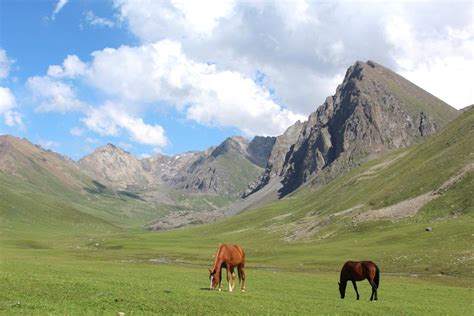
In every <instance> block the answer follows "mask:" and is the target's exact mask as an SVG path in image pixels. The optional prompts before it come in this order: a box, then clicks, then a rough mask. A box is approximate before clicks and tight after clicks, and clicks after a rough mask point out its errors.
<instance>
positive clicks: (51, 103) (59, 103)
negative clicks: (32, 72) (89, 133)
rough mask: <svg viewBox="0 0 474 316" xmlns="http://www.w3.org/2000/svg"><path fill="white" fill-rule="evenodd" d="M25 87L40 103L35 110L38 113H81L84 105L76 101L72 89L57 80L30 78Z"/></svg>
mask: <svg viewBox="0 0 474 316" xmlns="http://www.w3.org/2000/svg"><path fill="white" fill-rule="evenodd" d="M27 86H28V88H29V89H30V90H31V92H32V93H33V96H34V97H35V98H36V99H37V100H39V101H40V105H39V106H38V107H37V108H36V110H37V111H39V112H60V113H65V112H68V111H81V110H84V109H85V107H86V105H85V104H84V103H82V102H81V101H80V100H78V99H77V96H76V92H75V91H74V89H73V88H72V87H71V86H70V85H68V84H67V83H64V82H62V81H59V80H55V79H53V78H50V77H47V76H45V77H38V76H36V77H30V78H28V80H27Z"/></svg>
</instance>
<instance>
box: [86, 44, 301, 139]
mask: <svg viewBox="0 0 474 316" xmlns="http://www.w3.org/2000/svg"><path fill="white" fill-rule="evenodd" d="M93 56H94V59H93V61H92V62H91V65H90V68H89V70H88V71H87V76H88V80H89V82H91V83H92V84H93V85H94V86H95V87H96V88H97V89H99V90H102V91H103V92H105V93H106V94H108V95H109V96H110V97H118V98H120V100H122V101H123V100H125V101H127V102H129V103H130V102H133V103H150V102H153V101H167V102H169V103H172V104H175V105H176V107H177V108H178V109H179V110H182V111H184V112H185V113H186V116H187V118H189V119H192V120H195V121H197V122H199V123H202V124H205V125H211V126H232V127H236V128H239V129H240V130H242V131H243V132H244V133H245V134H247V135H256V134H257V135H277V134H280V133H281V132H283V131H284V130H285V129H286V128H287V127H288V126H289V125H291V124H293V123H294V122H295V121H297V120H299V119H304V116H301V115H297V114H295V113H293V112H292V111H289V110H287V109H284V108H282V107H281V106H280V105H278V104H277V103H275V102H274V101H273V100H272V96H271V94H270V92H269V91H268V89H266V88H265V87H262V86H260V85H258V84H257V83H256V82H255V81H254V80H252V79H250V78H248V77H245V76H243V75H242V74H240V73H239V72H236V71H228V70H220V69H219V68H218V67H217V66H216V65H213V64H208V63H199V62H196V61H194V60H192V59H190V58H188V57H187V56H186V55H185V54H184V53H183V51H182V49H181V45H180V44H179V43H177V42H175V41H170V40H163V41H160V42H157V43H153V44H146V45H142V46H139V47H129V46H122V47H120V48H118V49H111V48H108V49H104V50H102V51H97V52H94V53H93ZM117 64H120V65H121V66H120V67H116V65H117ZM115 128H116V126H115V125H113V126H103V127H102V128H98V130H100V129H101V130H108V129H110V130H114V129H115Z"/></svg>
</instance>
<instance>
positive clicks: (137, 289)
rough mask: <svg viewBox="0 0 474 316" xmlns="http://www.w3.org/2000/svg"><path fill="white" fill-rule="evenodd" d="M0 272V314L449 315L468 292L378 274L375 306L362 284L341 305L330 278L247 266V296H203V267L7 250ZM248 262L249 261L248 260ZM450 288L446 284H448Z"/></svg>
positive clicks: (467, 304)
mask: <svg viewBox="0 0 474 316" xmlns="http://www.w3.org/2000/svg"><path fill="white" fill-rule="evenodd" d="M8 256H9V257H10V256H12V257H10V258H9V260H8V261H5V260H2V262H1V264H0V265H1V269H0V313H2V314H8V315H12V314H18V315H25V314H72V315H76V314H109V315H113V314H115V313H117V312H119V311H122V312H125V313H126V315H129V314H157V313H159V314H166V315H169V314H176V313H178V314H193V315H196V314H235V313H240V314H254V315H255V314H308V315H309V314H347V313H351V314H364V315H366V314H369V315H370V314H372V315H376V314H378V315H380V314H393V315H396V314H398V315H400V314H451V315H461V314H470V313H471V312H472V294H473V293H472V289H471V288H466V287H463V286H459V284H456V282H453V281H452V280H450V279H446V280H445V278H438V279H435V278H428V279H423V278H413V277H400V276H389V275H383V274H382V278H381V285H380V289H379V301H377V302H369V298H370V289H369V285H368V283H367V282H359V283H358V284H359V285H358V288H359V291H360V294H361V300H360V301H356V300H355V293H354V291H353V289H352V287H348V289H347V294H346V299H344V300H341V299H340V298H339V293H338V289H337V284H336V282H337V280H338V275H337V274H336V273H307V272H281V271H264V270H258V269H254V268H251V267H248V268H247V291H246V292H245V293H241V292H240V291H234V292H233V293H229V292H228V291H227V283H226V281H224V282H223V289H224V290H223V291H222V292H218V291H209V290H208V289H207V287H208V279H207V278H208V273H207V270H206V268H205V267H188V266H175V265H167V264H152V263H150V262H137V261H135V262H132V261H127V260H111V261H103V260H97V259H92V258H78V257H75V256H74V255H73V254H72V257H71V254H64V253H61V254H55V255H51V251H45V250H37V249H36V250H27V251H25V252H21V253H19V252H13V253H12V254H10V253H9V254H8ZM249 263H250V264H251V261H250V262H249ZM453 283H454V284H453Z"/></svg>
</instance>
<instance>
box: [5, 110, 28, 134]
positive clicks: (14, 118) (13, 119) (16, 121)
mask: <svg viewBox="0 0 474 316" xmlns="http://www.w3.org/2000/svg"><path fill="white" fill-rule="evenodd" d="M4 120H5V125H7V126H10V127H17V128H18V129H20V130H25V124H24V123H23V119H22V115H21V114H20V113H19V112H16V111H7V112H5V114H4Z"/></svg>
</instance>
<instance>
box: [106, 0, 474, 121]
mask: <svg viewBox="0 0 474 316" xmlns="http://www.w3.org/2000/svg"><path fill="white" fill-rule="evenodd" d="M200 3H201V2H194V1H186V2H182V3H180V4H179V5H177V2H176V1H173V0H169V1H160V2H159V3H157V2H155V1H152V0H142V1H135V0H133V1H132V0H116V1H115V5H116V7H117V10H118V12H119V15H120V17H121V19H122V20H124V21H125V22H126V23H127V24H128V27H129V28H130V30H131V31H132V32H133V33H134V34H135V35H136V36H137V37H138V38H139V39H140V40H141V41H142V43H153V42H156V41H161V40H163V39H164V38H167V39H170V40H175V41H179V42H180V43H181V44H182V47H183V51H184V52H185V54H186V55H187V56H188V58H190V59H192V60H195V61H197V62H207V61H212V62H213V63H215V64H217V65H218V66H219V67H220V68H222V69H227V70H231V71H237V72H239V73H241V74H242V75H244V76H246V77H252V76H253V74H255V72H256V71H261V72H263V73H265V74H266V75H267V76H268V78H269V79H268V82H267V83H268V86H269V87H271V88H273V89H274V91H275V94H276V95H277V96H278V97H279V98H280V99H281V100H282V102H283V103H285V104H286V105H287V106H288V109H289V110H291V111H293V112H295V113H298V114H304V115H307V114H308V113H310V112H312V111H314V110H315V108H316V107H317V105H319V104H321V103H322V102H323V101H324V99H325V97H326V96H327V95H330V94H332V93H333V92H334V90H335V85H333V84H331V85H330V84H327V82H331V83H333V82H335V81H336V79H338V78H340V76H341V74H343V73H344V72H345V69H347V67H348V66H350V65H351V64H353V63H354V62H355V61H356V60H368V59H372V60H375V61H377V62H379V63H381V64H383V65H385V66H387V67H389V68H392V69H393V70H395V71H398V72H401V73H402V74H406V75H411V78H418V77H419V76H420V77H422V78H424V79H429V80H427V81H425V80H423V79H420V81H419V82H417V83H418V84H419V85H420V86H421V87H423V88H425V89H427V90H428V91H430V92H432V93H433V94H435V95H438V96H441V97H443V98H446V97H447V96H448V95H449V96H453V95H457V94H458V92H457V91H459V90H463V91H470V90H472V89H469V87H468V85H469V82H470V81H471V80H470V76H469V73H472V65H473V57H472V48H471V45H472V43H473V38H474V31H473V24H472V19H473V15H472V14H473V12H472V6H471V4H470V3H469V2H455V3H449V4H448V3H446V2H414V3H413V2H390V3H387V2H383V3H377V2H372V1H369V2H338V1H334V2H323V3H322V2H315V1H305V0H298V1H282V0H281V1H247V2H229V3H227V5H228V8H227V9H226V10H222V11H219V12H220V13H216V15H212V14H211V15H209V16H208V15H207V13H205V12H201V11H200V10H197V9H194V8H193V6H195V5H198V4H200ZM202 7H206V8H207V7H208V6H204V5H202ZM185 12H192V15H188V14H185ZM398 17H400V19H398V21H397V18H398ZM193 21H201V22H199V23H200V25H207V26H206V27H202V28H199V27H191V25H193V23H195V22H193ZM203 21H205V22H203ZM203 30H206V31H205V32H204V31H203ZM210 30H212V32H211V31H210ZM398 30H399V31H400V33H399V35H398V37H396V36H393V35H394V34H393V33H394V32H393V31H395V33H396V32H397V31H398ZM407 30H408V31H410V30H411V31H412V32H409V34H407V32H406V31H407ZM203 32H204V33H205V34H206V36H203V35H202V33H203ZM405 35H408V37H405ZM455 36H461V37H463V38H464V42H463V44H460V45H458V44H459V41H457V40H455V39H454V37H455ZM466 46H467V47H466ZM412 56H415V57H414V58H412ZM407 61H409V62H407ZM449 63H454V64H453V68H451V64H449ZM443 64H445V65H446V66H445V67H442V66H441V65H443ZM448 68H451V69H454V68H456V69H461V68H463V69H469V71H468V70H466V71H463V72H461V73H459V72H457V71H448ZM430 72H432V75H431V76H429V73H430ZM456 73H457V74H458V75H456ZM423 74H424V75H423ZM434 74H436V76H435V75H434ZM408 79H410V77H408ZM447 82H449V83H450V84H446V85H445V84H444V83H447ZM325 83H326V84H325ZM302 87H304V89H303V88H302ZM456 87H459V88H458V89H456ZM302 90H304V91H302ZM435 90H436V91H435ZM455 99H456V100H454V99H451V100H454V101H450V99H447V101H448V102H450V103H452V104H453V105H455V106H458V107H459V106H461V105H462V104H467V103H472V102H474V100H473V97H472V95H471V96H469V95H468V94H467V93H466V94H463V95H458V97H456V98H455ZM455 103H456V104H455Z"/></svg>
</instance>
